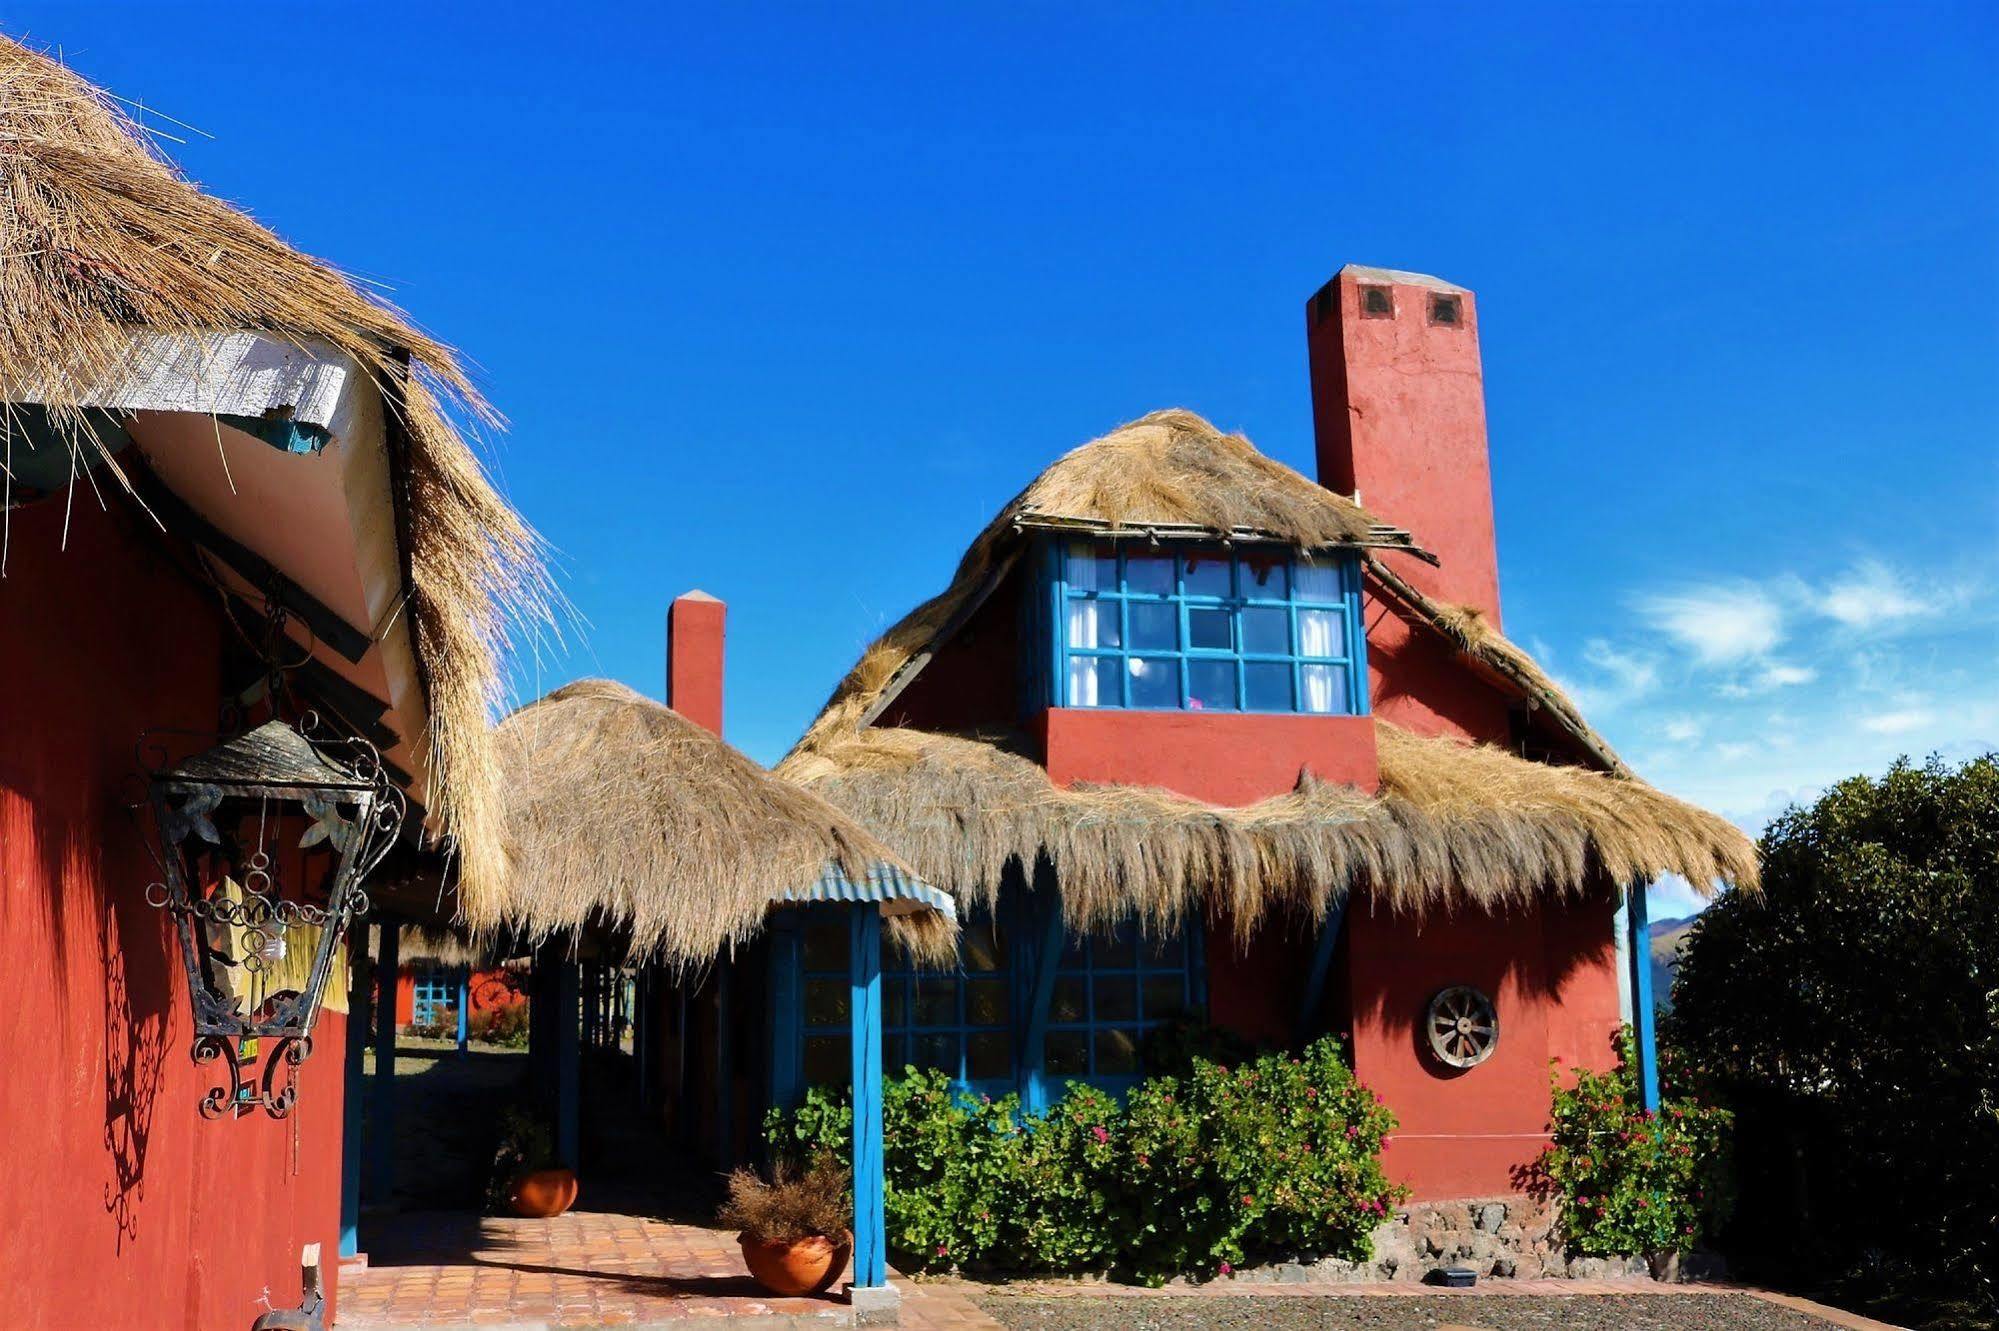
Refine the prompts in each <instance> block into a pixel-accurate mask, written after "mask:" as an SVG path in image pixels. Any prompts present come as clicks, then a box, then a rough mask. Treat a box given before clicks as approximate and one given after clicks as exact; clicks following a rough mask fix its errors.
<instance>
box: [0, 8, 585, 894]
mask: <svg viewBox="0 0 1999 1331" xmlns="http://www.w3.org/2000/svg"><path fill="white" fill-rule="evenodd" d="M0 227H4V243H0V385H6V386H8V387H10V388H12V389H14V390H16V391H17V392H18V393H20V394H21V397H20V400H27V401H33V402H37V403H41V404H45V405H46V406H47V407H48V409H49V412H50V415H51V418H52V420H53V421H54V422H56V423H57V424H58V425H59V426H63V427H66V428H67V430H68V433H69V437H70V439H71V445H70V446H71V448H72V449H73V450H82V451H86V452H93V453H96V452H101V451H102V446H101V445H100V444H98V443H97V442H96V440H97V436H96V435H95V433H93V432H92V431H91V430H89V429H86V428H84V424H83V422H84V417H83V413H82V410H81V408H82V406H83V405H85V404H87V403H88V402H89V400H90V393H91V390H92V389H93V388H95V387H100V386H102V385H105V384H108V383H112V382H115V381H117V380H118V379H119V378H120V377H121V376H122V375H125V374H127V373H128V372H130V371H131V370H132V368H133V365H134V363H135V359H136V358H138V357H140V356H142V355H144V354H148V351H149V349H155V348H156V347H157V345H158V339H159V338H160V337H167V338H173V337H180V336H185V337H188V338H200V337H203V336H206V335H211V334H214V333H216V332H218V331H232V330H241V331H254V332H258V333H263V334H268V335H270V336H272V337H275V338H279V339H283V340H284V341H286V342H288V343H291V344H294V345H298V346H304V345H306V344H308V343H317V344H325V345H328V346H330V347H332V348H333V349H334V350H335V351H337V352H338V353H339V354H341V355H343V356H345V357H346V358H348V359H349V360H351V361H352V362H353V364H354V365H355V366H357V367H358V368H359V369H360V370H361V371H362V372H363V373H364V374H365V375H367V376H368V377H369V378H371V379H372V380H373V381H374V382H375V384H376V385H377V386H378V387H379V388H380V390H381V393H382V396H383V398H384V400H385V403H386V405H387V406H388V408H389V411H390V414H391V428H392V429H394V430H397V431H399V434H400V437H401V443H402V447H401V449H400V458H399V463H400V466H399V472H400V474H399V475H397V476H396V477H395V484H394V486H393V489H394V490H395V500H396V506H397V510H398V511H397V518H398V523H399V526H400V528H401V531H400V539H399V541H398V544H399V546H400V547H401V554H402V556H403V558H404V559H405V560H406V564H407V584H406V587H405V593H406V596H407V610H408V613H409V622H410V625H411V627H412V629H413V639H414V642H413V650H414V654H415V657H416V663H417V670H418V673H419V675H420V677H421V681H422V687H423V690H424V692H425V694H426V695H427V698H426V702H427V709H426V711H427V719H428V734H427V735H425V736H421V737H413V738H416V739H417V740H418V744H419V750H420V753H421V756H422V759H423V761H422V764H421V766H422V769H423V771H424V773H425V780H424V782H423V788H422V789H420V790H417V791H416V792H414V793H415V795H416V797H417V798H418V799H419V801H420V802H422V803H423V804H424V805H425V806H426V807H427V809H428V810H429V812H430V814H431V815H432V818H433V820H434V824H433V825H434V826H435V827H436V828H437V829H438V830H440V831H442V832H444V833H447V834H449V835H450V836H451V837H452V838H453V840H454V841H455V845H456V850H457V854H458V857H459V862H460V878H461V891H462V901H463V904H464V907H465V909H466V911H467V912H468V914H469V915H470V916H471V917H472V918H474V919H475V920H490V919H492V918H493V917H492V916H491V913H490V911H489V910H488V906H489V903H490V899H491V889H492V888H493V887H495V886H496V885H497V884H498V883H499V882H500V881H501V880H502V879H503V878H504V876H505V875H504V862H503V850H502V843H501V840H500V836H499V829H498V822H497V812H498V806H497V794H496V791H497V780H496V778H497V772H496V769H495V767H494V763H493V757H492V751H491V743H490V729H491V727H490V716H491V714H492V711H493V710H494V709H496V708H497V706H498V705H499V703H500V701H501V666H500V658H501V656H502V655H503V654H504V651H505V649H506V647H507V637H508V632H509V628H508V625H509V623H510V622H516V623H517V622H519V621H520V619H521V618H522V617H533V616H535V615H537V614H538V613H541V612H542V611H543V608H544V607H545V605H546V594H547V590H548V588H547V583H546V581H545V575H544V573H543V570H542V564H541V560H540V550H539V542H538V540H537V538H536V537H535V535H534V533H533V532H532V531H531V530H530V529H529V528H528V526H527V525H526V523H524V522H523V521H522V519H521V518H520V516H519V515H518V514H516V513H515V512H514V510H513V509H512V508H510V507H509V506H508V505H507V504H506V503H505V502H504V501H502V500H501V499H500V497H499V496H498V495H497V494H496V493H495V492H494V490H493V488H492V486H491V485H490V484H489V482H488V481H487V478H486V476H485V474H484V473H483V471H482V470H481V468H480V465H479V463H478V461H477V459H476V458H475V457H474V455H473V453H472V451H471V450H470V449H469V448H468V447H467V446H466V444H465V442H464V441H463V440H462V439H461V438H460V436H459V434H458V433H457V431H456V429H455V428H454V427H453V425H452V423H451V416H452V414H453V412H454V411H455V412H456V413H457V414H460V415H469V416H470V417H473V418H483V419H485V420H488V421H491V420H493V417H492V414H491V413H490V411H488V409H487V408H486V407H485V405H484V404H483V402H481V400H480V399H479V397H478V395H477V393H476V392H474V390H473V388H472V386H471V384H470V383H469V382H468V381H467V379H466V377H465V374H464V373H463V371H462V370H461V369H460V367H459V365H458V362H457V360H456V358H455V357H454V356H453V354H452V352H451V350H450V349H449V348H448V347H446V346H444V345H443V344H442V343H440V342H438V341H436V340H434V339H433V338H430V337H428V336H426V335H425V334H423V333H421V332H418V331H417V330H416V329H415V328H413V327H411V325H410V324H409V322H408V321H407V320H406V319H405V318H404V317H403V316H402V315H401V314H399V313H398V312H397V311H395V310H394V309H391V308H389V307H388V306H386V305H385V304H383V303H381V302H379V301H376V300H374V299H371V298H369V297H367V296H364V295H363V294H361V293H360V292H359V291H358V290H357V289H356V288H355V287H354V286H353V285H352V284H351V283H350V282H348V281H347V280H346V279H345V278H344V277H342V276H341V274H339V273H338V272H336V271H335V270H333V269H332V268H330V267H328V266H327V265H326V264H324V263H321V262H320V261H318V260H316V259H313V258H310V257H308V256H306V255H303V254H301V253H299V252H298V251H297V250H294V249H293V248H291V247H290V246H289V245H287V244H286V243H285V242H284V241H282V240H280V239H279V238H278V237H277V236H276V235H274V234H272V233H271V232H270V231H268V230H266V229H265V228H264V227H262V226H259V225H258V224H257V223H256V222H254V221H252V220H251V219H250V218H249V217H247V216H245V215H244V214H243V213H241V212H239V211H238V210H237V209H235V208H233V207H231V206H229V205H228V204H225V203H222V202H221V201H219V200H217V199H214V198H211V197H209V196H208V195H206V194H204V193H203V192H202V191H201V190H200V189H198V188H196V187H195V186H194V185H193V184H192V183H190V182H189V181H188V180H187V179H185V178H184V177H183V176H181V175H180V174H179V173H178V172H177V171H176V170H175V169H174V167H173V166H172V165H171V164H170V163H169V162H168V161H167V160H166V159H165V158H164V157H163V156H161V155H159V154H158V153H157V152H156V151H155V150H154V147H153V144H152V142H151V140H150V139H149V138H148V137H147V135H146V134H145V133H144V131H143V130H142V129H141V128H140V127H139V126H138V125H137V124H135V123H134V122H133V120H132V119H131V118H130V117H129V116H127V115H126V114H125V113H124V112H123V111H122V110H121V109H120V107H119V105H118V103H117V102H116V101H115V100H114V99H113V98H111V97H110V96H109V95H108V94H106V93H104V92H103V91H101V90H99V89H98V88H96V87H93V86H92V85H91V84H89V83H88V82H86V81H85V80H83V79H82V78H80V77H78V76H77V75H75V74H74V73H72V72H71V71H69V70H68V69H66V68H64V67H63V66H62V65H60V64H58V63H57V62H56V61H54V60H52V59H50V58H49V57H48V56H46V55H43V54H41V53H38V52H35V51H31V50H28V49H27V48H26V47H23V46H21V45H20V44H19V43H16V42H13V41H10V40H7V39H5V38H0ZM30 389H31V390H32V395H29V393H28V391H27V390H30ZM93 460H97V461H101V462H102V463H103V465H104V467H105V470H106V471H107V473H108V474H110V475H111V476H113V477H114V478H115V480H116V482H124V481H125V480H126V477H125V473H124V472H123V471H122V470H121V468H120V465H119V462H118V460H117V459H114V458H109V457H103V458H99V459H93Z"/></svg>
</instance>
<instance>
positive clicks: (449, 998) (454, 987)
mask: <svg viewBox="0 0 1999 1331" xmlns="http://www.w3.org/2000/svg"><path fill="white" fill-rule="evenodd" d="M457 1006H458V977H457V976H456V975H455V974H453V973H452V972H451V971H450V970H449V969H447V968H446V967H443V966H425V967H424V968H423V969H422V970H420V971H418V972H417V973H416V981H415V985H414V987H413V998H412V1001H411V1003H410V1021H411V1022H412V1023H414V1024H415V1025H418V1026H436V1025H438V1024H440V1023H442V1022H443V1020H444V1015H445V1013H447V1012H450V1011H452V1010H453V1009H455V1008H456V1007H457Z"/></svg>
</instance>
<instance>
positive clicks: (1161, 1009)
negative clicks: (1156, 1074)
mask: <svg viewBox="0 0 1999 1331" xmlns="http://www.w3.org/2000/svg"><path fill="white" fill-rule="evenodd" d="M1188 953H1189V940H1188V938H1187V936H1186V935H1185V934H1175V935H1173V936H1171V937H1167V938H1147V937H1145V936H1143V935H1142V934H1141V933H1140V932H1139V930H1138V929H1137V927H1136V926H1135V925H1133V924H1131V923H1129V922H1127V923H1125V924H1123V925H1120V926H1119V927H1118V928H1117V930H1116V931H1115V932H1114V933H1112V934H1111V935H1110V936H1109V937H1103V936H1095V937H1091V938H1088V939H1078V938H1071V939H1070V940H1069V941H1068V943H1067V945H1066V946H1065V947H1064V948H1063V949H1062V956H1061V959H1060V960H1059V961H1058V962H1057V964H1056V968H1055V990H1054V994H1053V996H1052V997H1051V998H1050V1000H1049V1004H1048V1034H1047V1037H1046V1040H1045V1043H1044V1045H1043V1050H1042V1071H1043V1076H1044V1077H1045V1078H1046V1079H1047V1080H1048V1081H1050V1082H1052V1083H1054V1084H1056V1085H1060V1084H1061V1083H1062V1082H1064V1081H1087V1082H1089V1083H1091V1084H1092V1085H1094V1086H1099V1087H1102V1088H1103V1089H1104V1090H1107V1091H1120V1092H1121V1091H1123V1090H1124V1089H1125V1088H1127V1087H1128V1086H1130V1085H1131V1084H1132V1083H1133V1082H1136V1081H1137V1080H1138V1079H1139V1077H1140V1074H1141V1073H1142V1071H1143V1069H1142V1068H1141V1066H1140V1059H1139V1053H1140V1049H1141V1046H1142V1045H1143V1044H1144V1041H1145V1033H1146V1032H1147V1031H1149V1030H1151V1029H1152V1028H1153V1027H1155V1026H1158V1025H1159V1024H1160V1023H1162V1022H1166V1021H1171V1020H1172V1019H1173V1018H1175V1017H1186V1016H1191V1015H1193V1014H1194V1013H1195V1011H1196V1010H1197V1007H1198V1003H1197V998H1198V995H1197V992H1196V986H1195V983H1194V976H1195V968H1194V967H1193V966H1192V965H1190V964H1189V961H1190V958H1189V955H1188Z"/></svg>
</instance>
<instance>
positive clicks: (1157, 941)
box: [1138, 929, 1187, 966]
mask: <svg viewBox="0 0 1999 1331" xmlns="http://www.w3.org/2000/svg"><path fill="white" fill-rule="evenodd" d="M1138 955H1139V960H1140V962H1141V963H1142V964H1143V965H1146V966H1178V965H1179V964H1180V961H1181V958H1183V957H1185V956H1186V955H1187V938H1186V935H1185V934H1183V933H1181V932H1180V931H1179V930H1177V929H1176V930H1174V931H1173V932H1172V933H1170V934H1167V935H1165V936H1163V937H1148V938H1145V939H1142V940H1140V942H1139V945H1138Z"/></svg>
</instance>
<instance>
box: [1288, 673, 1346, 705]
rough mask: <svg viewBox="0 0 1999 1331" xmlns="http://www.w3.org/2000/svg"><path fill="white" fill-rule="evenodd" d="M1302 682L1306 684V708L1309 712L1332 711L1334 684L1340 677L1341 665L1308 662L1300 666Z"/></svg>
mask: <svg viewBox="0 0 1999 1331" xmlns="http://www.w3.org/2000/svg"><path fill="white" fill-rule="evenodd" d="M1298 676H1299V680H1300V682H1301V683H1302V684H1303V685H1304V692H1305V699H1304V701H1305V710H1306V711H1308V712H1330V711H1332V710H1334V708H1333V684H1334V682H1335V681H1336V680H1337V679H1338V678H1339V667H1337V666H1329V665H1312V664H1309V663H1308V664H1306V665H1302V666H1300V667H1299V668H1298Z"/></svg>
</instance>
